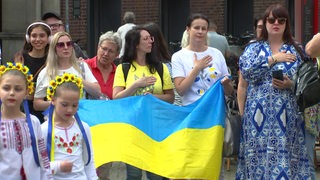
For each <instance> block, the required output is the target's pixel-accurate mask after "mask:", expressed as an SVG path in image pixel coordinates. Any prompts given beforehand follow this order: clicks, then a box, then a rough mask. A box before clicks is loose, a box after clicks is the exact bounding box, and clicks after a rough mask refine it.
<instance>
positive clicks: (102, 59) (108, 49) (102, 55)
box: [84, 31, 121, 99]
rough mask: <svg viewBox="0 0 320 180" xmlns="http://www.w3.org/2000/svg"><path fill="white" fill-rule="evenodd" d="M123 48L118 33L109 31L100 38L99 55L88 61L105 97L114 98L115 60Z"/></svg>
mask: <svg viewBox="0 0 320 180" xmlns="http://www.w3.org/2000/svg"><path fill="white" fill-rule="evenodd" d="M120 49H121V38H120V36H119V34H118V33H116V32H113V31H108V32H106V33H104V34H102V35H101V36H100V38H99V42H98V47H97V55H96V56H95V57H93V58H91V59H87V60H85V61H84V62H86V63H87V64H88V65H89V67H90V69H91V71H92V73H93V75H94V76H95V78H96V79H97V80H98V83H99V85H100V88H101V92H102V93H103V94H104V96H105V98H107V99H112V91H113V80H114V74H115V72H116V65H115V63H114V61H115V60H116V59H117V58H118V56H119V53H120Z"/></svg>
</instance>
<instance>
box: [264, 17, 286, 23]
mask: <svg viewBox="0 0 320 180" xmlns="http://www.w3.org/2000/svg"><path fill="white" fill-rule="evenodd" d="M276 20H277V21H278V23H279V24H284V23H286V21H287V18H274V17H267V21H268V23H269V24H274V23H275V22H276Z"/></svg>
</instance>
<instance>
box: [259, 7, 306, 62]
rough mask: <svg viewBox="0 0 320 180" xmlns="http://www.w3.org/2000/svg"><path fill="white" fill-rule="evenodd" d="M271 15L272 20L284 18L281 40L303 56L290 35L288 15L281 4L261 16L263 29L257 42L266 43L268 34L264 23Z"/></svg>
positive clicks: (269, 8) (268, 9)
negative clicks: (262, 41) (284, 23)
mask: <svg viewBox="0 0 320 180" xmlns="http://www.w3.org/2000/svg"><path fill="white" fill-rule="evenodd" d="M270 13H271V14H272V15H273V17H274V18H280V17H281V18H286V19H287V20H286V28H285V30H284V32H283V35H282V40H283V42H285V43H287V44H292V45H293V46H294V47H295V49H296V50H297V51H298V53H299V54H300V55H301V56H303V55H304V52H303V50H302V48H301V47H300V46H299V45H298V44H297V42H296V41H295V40H294V38H293V36H292V33H291V28H290V17H289V13H288V10H287V9H286V8H285V7H283V6H282V5H281V4H274V5H271V6H269V7H268V8H267V9H266V11H265V13H264V16H263V28H262V32H261V37H260V38H259V40H264V41H267V40H268V32H267V28H266V23H267V18H268V17H269V14H270Z"/></svg>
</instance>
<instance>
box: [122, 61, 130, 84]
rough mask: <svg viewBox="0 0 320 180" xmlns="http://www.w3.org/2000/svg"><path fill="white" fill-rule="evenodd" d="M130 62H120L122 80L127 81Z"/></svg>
mask: <svg viewBox="0 0 320 180" xmlns="http://www.w3.org/2000/svg"><path fill="white" fill-rule="evenodd" d="M130 66H131V64H130V63H127V62H125V63H122V72H123V77H124V82H126V81H127V77H128V72H129V69H130Z"/></svg>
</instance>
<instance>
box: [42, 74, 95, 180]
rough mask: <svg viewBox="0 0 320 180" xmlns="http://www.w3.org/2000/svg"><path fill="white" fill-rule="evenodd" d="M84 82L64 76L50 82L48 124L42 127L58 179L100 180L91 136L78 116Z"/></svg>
mask: <svg viewBox="0 0 320 180" xmlns="http://www.w3.org/2000/svg"><path fill="white" fill-rule="evenodd" d="M82 92H83V84H82V79H81V78H79V77H77V76H75V75H74V74H68V73H65V74H63V75H62V76H57V77H56V78H55V80H51V81H50V83H49V87H48V88H47V99H48V100H51V105H50V107H49V120H48V121H46V122H45V123H43V124H42V125H41V128H42V133H43V134H45V135H47V137H46V138H45V141H46V144H47V150H48V154H49V158H50V161H51V162H50V165H51V171H52V172H53V174H54V178H55V179H77V180H78V179H83V180H84V179H85V180H86V179H98V177H97V175H96V170H95V166H94V161H93V150H92V145H91V133H90V129H89V126H88V124H86V123H84V122H82V121H81V120H80V119H79V117H78V115H77V113H76V112H77V110H78V104H79V99H80V98H81V96H82Z"/></svg>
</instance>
